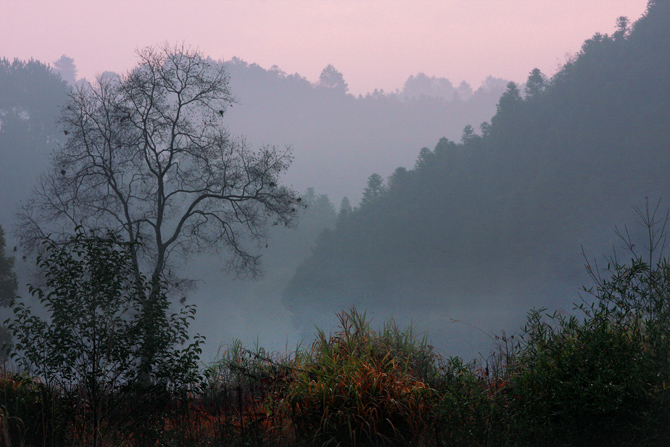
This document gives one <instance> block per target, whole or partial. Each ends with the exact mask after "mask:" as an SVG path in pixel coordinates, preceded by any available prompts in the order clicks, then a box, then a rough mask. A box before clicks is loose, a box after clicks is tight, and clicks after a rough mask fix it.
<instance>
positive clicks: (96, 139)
mask: <svg viewBox="0 0 670 447" xmlns="http://www.w3.org/2000/svg"><path fill="white" fill-rule="evenodd" d="M138 55H139V58H140V62H139V64H138V65H137V66H136V67H135V68H134V69H133V70H131V71H130V72H129V73H127V74H125V75H124V76H120V77H119V76H110V75H102V76H100V77H98V79H97V80H96V82H95V83H94V84H90V85H88V84H87V85H82V86H77V87H75V89H74V91H73V92H72V93H71V95H70V101H69V103H68V105H67V106H66V108H65V109H64V113H63V116H62V118H61V125H62V129H63V132H64V134H65V135H66V136H67V139H66V142H65V144H64V145H63V147H62V148H61V149H60V150H59V151H57V152H56V153H55V154H54V158H53V163H52V169H51V171H50V172H48V173H46V174H44V175H43V176H42V177H41V178H40V181H39V184H38V185H37V187H36V188H35V191H34V194H33V195H32V197H31V198H30V199H29V200H28V201H26V202H25V203H24V204H23V206H22V211H21V213H20V216H19V219H20V225H19V227H18V228H19V231H18V236H19V237H20V239H21V243H22V244H23V246H24V247H25V248H27V249H28V250H30V249H34V248H36V247H38V244H39V243H40V241H43V240H44V239H46V238H47V235H51V238H53V239H54V240H56V241H57V242H58V241H67V240H68V239H69V238H70V237H71V235H72V234H73V233H74V229H75V228H76V227H78V226H81V227H83V228H84V229H86V230H87V231H92V232H93V233H95V234H103V233H105V232H106V231H108V230H109V231H112V232H113V233H114V234H117V235H120V236H122V237H123V238H124V239H125V241H127V242H129V243H131V257H132V261H133V267H134V274H135V276H136V277H137V278H140V277H142V275H143V274H144V275H145V276H147V277H148V278H149V279H150V281H151V283H153V284H158V283H159V281H160V280H166V281H168V283H169V284H170V285H171V287H172V288H173V289H174V288H177V289H183V288H185V287H188V285H189V284H191V282H190V281H187V280H185V279H183V278H178V276H177V275H176V274H175V273H174V270H173V269H172V268H171V267H172V266H173V265H174V264H173V263H172V262H171V261H173V260H175V259H182V260H183V259H185V258H186V257H188V255H189V254H191V253H193V252H196V251H200V250H215V251H225V252H227V253H228V254H230V256H229V258H228V263H227V265H228V267H229V268H230V269H231V270H233V271H234V272H236V273H238V274H240V275H251V276H255V275H256V274H258V273H259V261H260V260H259V258H260V257H259V256H257V255H254V254H253V253H252V251H251V250H250V249H249V248H247V245H248V243H249V241H251V242H252V243H253V242H255V243H256V244H257V245H260V244H261V243H264V242H265V238H266V232H267V228H268V226H269V225H271V224H282V225H286V226H292V225H294V223H295V221H296V216H297V209H298V208H299V201H298V198H299V197H298V194H297V193H296V192H295V191H293V190H291V189H288V188H286V187H284V186H281V185H279V181H280V176H281V175H282V174H283V173H284V171H285V170H286V169H287V168H288V167H289V165H290V163H291V160H292V159H291V153H290V150H289V149H285V150H278V149H277V148H276V147H272V146H266V147H263V148H261V149H260V150H258V151H253V150H250V149H249V147H248V146H247V145H246V144H245V142H244V140H243V139H239V138H233V137H231V135H230V134H229V132H228V131H227V129H226V128H225V127H224V126H223V121H222V120H223V116H224V115H225V111H226V109H227V108H228V107H229V106H230V105H231V104H232V103H233V99H232V96H231V94H230V92H229V89H228V76H227V74H226V72H225V69H224V68H223V67H221V66H217V65H213V64H210V63H209V62H208V61H207V60H205V59H204V58H203V57H202V56H201V54H200V53H198V52H196V51H193V50H190V49H188V48H185V47H174V48H173V47H168V46H167V45H165V46H161V47H149V48H146V49H144V50H142V51H139V52H138ZM157 293H158V290H154V291H152V292H151V293H149V294H148V295H147V297H146V302H145V304H146V305H149V303H150V301H151V300H152V299H153V296H154V295H155V294H157ZM145 367H148V365H145Z"/></svg>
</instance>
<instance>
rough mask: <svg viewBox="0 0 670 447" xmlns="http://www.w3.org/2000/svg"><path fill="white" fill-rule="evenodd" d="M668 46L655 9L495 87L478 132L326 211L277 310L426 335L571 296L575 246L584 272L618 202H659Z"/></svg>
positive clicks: (666, 24) (618, 210)
mask: <svg viewBox="0 0 670 447" xmlns="http://www.w3.org/2000/svg"><path fill="white" fill-rule="evenodd" d="M669 38H670V20H669V16H668V8H667V6H666V5H664V4H663V3H660V2H658V4H656V3H653V4H652V5H650V10H649V13H648V14H647V15H645V16H644V17H643V18H641V19H640V20H639V21H637V22H636V23H635V24H629V23H628V21H627V20H626V19H625V18H620V19H619V20H618V21H617V23H616V31H615V32H614V33H613V34H612V35H601V34H596V35H594V36H593V37H592V38H591V39H589V40H588V41H586V42H585V43H584V44H583V47H582V50H581V51H580V52H579V54H577V55H575V56H574V57H573V58H572V59H571V60H569V61H568V62H567V63H566V64H565V65H564V66H563V67H562V68H561V69H560V70H559V71H558V72H557V73H556V74H555V75H554V76H552V77H551V78H549V77H547V76H545V75H544V74H543V73H541V72H540V71H539V70H537V69H535V70H532V71H531V72H530V75H529V77H528V80H527V82H526V84H525V85H516V84H514V83H509V84H508V86H507V91H506V92H505V93H504V94H503V95H502V97H501V98H500V100H499V102H498V106H497V112H496V114H495V116H494V117H493V118H492V119H491V120H490V122H484V123H482V124H481V126H480V131H479V132H476V131H475V130H474V128H473V127H472V126H466V127H465V128H464V129H463V132H462V137H461V140H460V141H459V142H454V141H450V140H448V139H446V138H443V139H441V140H439V142H438V143H437V145H436V146H435V147H434V149H433V150H430V149H428V148H424V149H421V151H420V152H419V155H418V158H417V159H416V163H415V165H414V167H413V168H412V169H405V168H402V167H400V168H398V169H396V171H395V172H394V173H393V174H392V175H390V176H389V177H388V179H387V180H386V181H384V179H383V178H382V177H381V176H379V175H377V174H374V175H372V176H370V177H369V181H368V186H367V188H366V189H365V191H364V194H363V200H362V202H361V204H360V206H359V207H355V208H354V209H352V210H349V209H347V208H346V207H343V208H342V209H341V210H340V212H339V218H338V221H337V224H336V228H335V230H333V231H326V232H324V233H323V234H322V235H321V236H320V238H319V241H318V244H317V245H316V247H315V248H314V250H313V253H312V256H311V257H310V258H309V259H307V260H306V261H305V262H304V263H303V264H302V265H301V266H300V268H299V269H298V271H297V273H296V275H295V276H294V277H293V279H292V280H291V283H290V284H289V286H288V287H287V289H286V290H285V292H284V303H285V304H286V306H287V307H288V308H289V309H290V310H291V311H292V312H294V314H295V315H297V316H298V318H297V320H299V321H306V320H307V321H309V319H310V318H317V317H316V315H317V314H318V313H319V312H321V311H322V309H324V308H328V309H331V310H336V309H341V308H343V307H346V306H350V305H356V306H358V307H359V308H367V309H369V310H374V311H376V312H378V315H389V314H395V315H396V316H397V315H403V316H404V317H405V318H408V319H409V318H412V317H413V318H415V319H417V320H418V321H420V322H421V323H422V324H423V323H424V322H425V324H426V325H427V326H429V327H430V329H431V331H430V332H431V335H432V336H434V337H436V336H439V332H440V331H444V327H445V326H449V325H448V324H447V323H448V322H449V318H459V317H460V316H466V317H467V318H470V323H473V324H474V323H477V324H478V325H481V326H480V328H481V329H486V330H488V329H494V330H499V329H501V328H502V327H505V326H507V327H510V324H509V322H510V321H513V320H510V319H509V318H510V317H509V315H510V314H514V313H517V315H521V314H522V311H521V309H523V308H526V307H528V306H529V305H549V306H552V307H556V306H558V307H563V306H565V305H566V303H569V302H570V301H571V300H574V299H575V298H576V294H577V290H578V289H577V287H578V286H579V285H580V284H584V281H585V278H584V272H585V270H584V265H585V263H586V262H591V261H586V260H585V259H584V258H583V257H582V255H581V246H582V245H583V249H584V253H585V254H586V256H587V259H589V260H590V259H592V258H593V257H595V256H596V255H597V254H598V253H603V252H607V251H608V247H611V246H612V245H613V244H615V245H616V240H615V236H614V231H613V230H614V227H615V225H621V224H624V223H627V222H631V221H632V220H634V219H633V213H632V208H631V207H632V206H634V205H640V204H642V203H643V202H644V200H645V197H649V198H650V200H657V199H659V198H663V199H665V200H667V198H668V197H669V196H670V194H669V193H670V189H669V187H668V185H669V184H668V181H667V172H668V168H669V167H670V151H669V150H668V149H669V148H670V132H669V131H668V129H670V79H669V78H668V76H667V67H668V66H670V46H668V44H667V42H668V41H669ZM621 229H622V231H623V228H621ZM629 230H630V231H631V232H635V231H637V230H638V228H636V227H634V226H631V227H630V228H629ZM566 300H567V301H566ZM408 308H409V309H410V310H408ZM515 309H516V310H515ZM426 315H431V317H427V316H426ZM486 318H489V321H488V322H487V321H486ZM431 319H432V321H431ZM491 320H493V321H491ZM505 322H507V324H506V323H505ZM511 327H512V328H513V327H514V325H511ZM444 338H448V337H446V336H445V337H444ZM444 338H443V339H440V341H443V340H444ZM445 344H446V345H447V346H450V345H451V344H450V343H449V342H445ZM445 344H442V343H439V344H438V345H440V346H444V345H445ZM452 346H453V345H452Z"/></svg>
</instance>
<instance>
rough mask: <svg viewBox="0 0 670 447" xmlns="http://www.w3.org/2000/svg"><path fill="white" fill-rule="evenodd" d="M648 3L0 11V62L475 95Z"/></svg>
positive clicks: (261, 2) (82, 5)
mask: <svg viewBox="0 0 670 447" xmlns="http://www.w3.org/2000/svg"><path fill="white" fill-rule="evenodd" d="M646 4H647V0H442V1H438V0H216V1H215V0H191V1H185V0H158V1H154V0H132V1H125V0H115V1H111V0H85V1H68V0H57V1H56V0H52V1H47V0H41V1H33V0H0V42H1V44H0V48H1V51H0V56H4V57H8V58H11V59H13V58H14V57H18V58H21V59H29V58H35V59H38V60H41V61H43V62H53V61H55V60H56V59H58V57H60V55H61V54H63V53H64V54H67V55H68V56H70V57H73V58H74V59H75V61H76V63H77V66H78V67H79V75H80V77H88V78H92V77H93V76H95V75H96V74H98V73H100V72H102V71H105V70H113V71H124V70H126V69H128V68H130V67H132V66H133V65H134V63H135V61H136V60H135V55H134V50H135V49H136V48H140V47H144V46H147V45H154V44H157V43H161V42H165V41H168V42H171V43H181V42H184V43H186V44H188V45H192V46H194V47H197V48H199V49H200V50H202V51H203V52H204V53H205V54H207V55H210V56H212V57H213V58H215V59H230V58H231V57H233V56H238V57H240V58H242V59H244V60H246V61H248V62H256V63H258V64H260V65H261V66H263V67H265V68H269V67H270V66H272V65H278V66H279V67H280V68H281V69H283V70H284V71H286V72H288V73H295V72H297V73H300V74H301V75H303V76H306V77H307V78H308V79H309V80H311V81H315V80H316V79H318V76H319V73H320V72H321V70H322V69H323V68H324V67H325V66H326V65H327V64H329V63H332V64H333V65H335V67H337V69H339V70H340V71H341V72H342V73H343V74H344V76H345V79H346V81H347V82H348V83H349V87H350V89H351V91H352V92H353V93H365V92H368V91H371V90H373V89H375V88H383V89H385V90H395V89H396V88H398V87H402V84H403V83H404V81H405V80H406V79H407V77H408V76H409V75H410V74H415V73H418V72H424V73H426V74H428V75H430V76H438V77H447V78H449V79H450V80H451V81H452V82H454V83H458V82H460V81H462V80H466V81H468V82H469V83H471V84H472V85H473V86H474V87H477V86H478V85H479V84H480V82H481V81H482V80H483V78H484V77H486V76H487V75H489V74H490V75H494V76H499V77H503V78H506V79H512V80H516V81H524V80H525V79H526V76H527V74H528V72H529V71H530V70H532V69H533V68H534V67H539V68H540V69H541V70H542V71H544V72H545V73H546V74H553V73H554V72H555V70H556V68H557V67H558V66H559V64H561V63H562V62H564V60H565V55H566V54H567V53H575V52H577V51H579V49H580V46H581V44H582V42H583V41H584V40H585V39H587V38H589V37H591V36H592V35H593V34H594V33H595V32H602V33H612V32H613V31H614V24H615V20H616V18H617V17H619V16H622V15H625V16H628V17H629V18H630V19H631V21H634V20H636V19H638V18H639V17H640V16H641V15H642V14H643V13H644V11H645V8H646Z"/></svg>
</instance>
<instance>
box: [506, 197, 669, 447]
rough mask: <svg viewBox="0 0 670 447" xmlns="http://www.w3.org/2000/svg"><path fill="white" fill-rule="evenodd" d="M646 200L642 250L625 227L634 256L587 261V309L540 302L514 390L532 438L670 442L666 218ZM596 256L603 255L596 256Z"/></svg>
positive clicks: (520, 426)
mask: <svg viewBox="0 0 670 447" xmlns="http://www.w3.org/2000/svg"><path fill="white" fill-rule="evenodd" d="M657 210H658V207H657V208H656V209H655V210H650V209H649V207H648V206H647V208H646V209H645V210H644V211H642V210H639V209H637V212H638V214H639V216H640V219H641V223H642V224H643V226H644V227H645V228H646V242H645V243H644V244H643V246H644V248H643V253H638V252H637V251H636V248H635V247H636V245H635V244H634V243H633V241H632V239H631V237H630V236H629V232H628V231H627V230H626V231H625V232H623V233H619V234H620V235H621V236H622V240H623V241H624V243H625V247H626V248H627V249H628V252H629V254H631V256H632V258H631V260H630V262H628V263H621V262H620V261H619V259H618V258H617V256H616V253H615V255H614V256H612V257H610V258H608V259H607V261H608V263H607V268H606V269H605V274H602V273H601V272H599V271H598V269H597V264H596V266H595V268H594V267H591V266H590V264H588V265H587V270H588V271H589V272H590V273H591V275H592V278H593V280H594V282H595V287H594V288H589V289H586V290H587V292H589V293H590V294H592V296H593V297H595V302H593V303H592V304H586V303H583V304H581V305H579V306H577V310H579V311H581V312H582V314H583V316H582V318H577V317H575V316H561V315H558V314H556V313H554V314H551V315H549V314H544V315H543V312H544V310H539V311H531V313H530V314H529V317H528V324H527V326H526V327H525V329H524V334H523V335H524V337H523V343H522V345H521V346H520V351H519V354H518V356H519V358H518V364H519V371H518V372H517V375H516V377H515V378H514V388H513V393H514V397H515V399H513V402H514V406H513V407H514V408H513V411H514V414H515V420H516V424H517V427H516V435H517V436H518V437H519V439H520V441H523V442H525V443H528V444H529V445H533V444H537V443H539V442H543V443H545V444H547V440H550V441H549V442H548V443H549V444H550V445H563V444H571V445H594V443H600V444H608V445H614V444H616V445H643V444H648V445H667V444H666V443H670V432H669V431H668V430H667V427H668V423H670V400H669V399H670V391H669V390H668V388H667V384H668V383H670V382H669V381H668V379H670V357H669V355H668V354H669V349H670V346H669V340H670V265H669V264H668V261H667V259H666V258H664V257H663V256H662V248H663V246H664V244H665V232H664V230H665V224H666V222H667V221H668V219H667V216H666V218H664V219H663V218H661V219H658V218H657V217H656V215H657ZM594 264H595V263H594Z"/></svg>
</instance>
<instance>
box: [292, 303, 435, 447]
mask: <svg viewBox="0 0 670 447" xmlns="http://www.w3.org/2000/svg"><path fill="white" fill-rule="evenodd" d="M338 317H339V320H340V326H339V329H338V330H337V331H335V332H334V333H333V334H331V335H330V336H326V335H325V333H324V332H323V331H318V338H317V340H316V341H315V342H314V344H313V345H312V349H311V351H309V352H304V353H303V354H302V355H300V356H299V357H298V358H297V359H296V362H295V367H294V371H293V373H292V374H291V375H290V376H289V378H288V381H287V384H286V388H285V390H284V393H285V395H284V396H282V398H283V402H284V403H285V405H284V408H283V411H284V412H285V414H286V415H287V417H288V418H289V419H290V420H291V422H292V423H293V425H294V426H295V427H296V429H297V431H298V436H299V437H300V438H302V439H304V440H306V441H312V442H318V443H339V444H342V445H353V446H355V445H407V444H408V443H409V442H411V441H412V440H413V439H414V438H416V437H417V436H418V435H419V434H421V433H428V432H429V431H430V428H431V426H430V423H429V421H430V414H431V412H430V409H431V405H432V402H434V401H436V395H435V394H434V390H433V389H432V388H430V387H429V386H428V385H426V383H425V380H426V378H427V377H429V376H430V375H431V374H434V371H432V370H431V368H432V365H433V361H434V356H433V353H432V347H431V346H429V345H428V344H427V343H426V341H425V339H424V340H418V339H417V337H416V336H415V335H414V334H413V332H412V329H411V328H409V329H407V330H406V331H401V330H399V329H398V328H397V326H395V324H394V323H393V322H390V323H388V324H387V325H386V326H385V327H384V328H383V329H382V330H380V331H374V330H372V329H371V328H370V322H369V321H368V320H366V316H365V313H363V314H361V313H358V312H357V311H356V310H355V309H353V310H352V311H350V312H342V313H340V314H339V315H338Z"/></svg>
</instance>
